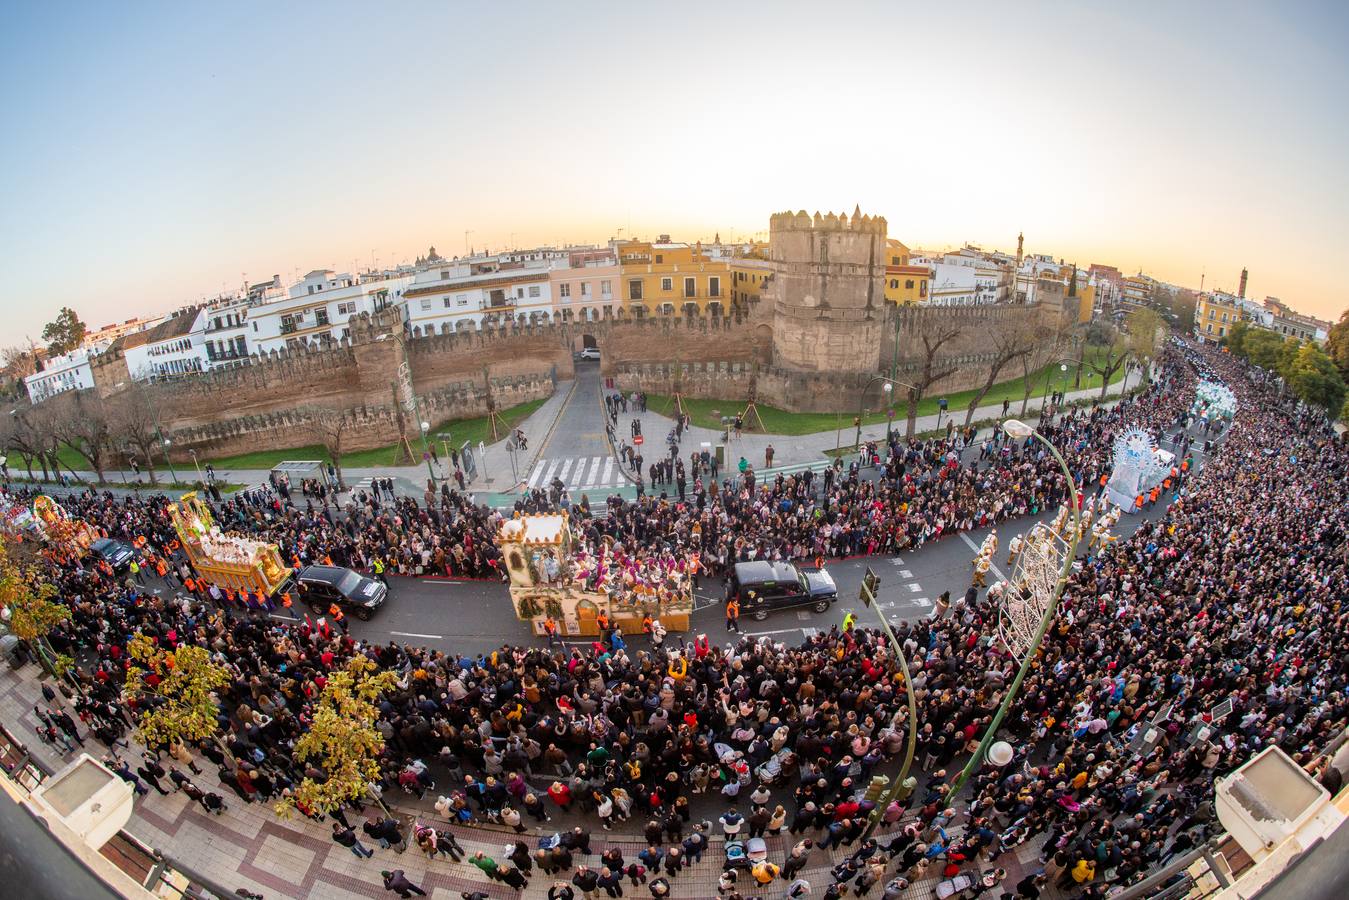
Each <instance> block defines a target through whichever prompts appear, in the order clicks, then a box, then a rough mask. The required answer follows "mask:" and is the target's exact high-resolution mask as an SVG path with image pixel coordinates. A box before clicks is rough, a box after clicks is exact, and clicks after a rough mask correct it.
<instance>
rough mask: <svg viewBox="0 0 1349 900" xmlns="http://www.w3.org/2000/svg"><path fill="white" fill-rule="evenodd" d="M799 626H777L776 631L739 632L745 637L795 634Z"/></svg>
mask: <svg viewBox="0 0 1349 900" xmlns="http://www.w3.org/2000/svg"><path fill="white" fill-rule="evenodd" d="M800 631H801V629H800V628H779V629H777V630H776V631H744V632H741V634H743V635H744V636H745V637H762V636H764V635H765V634H797V633H799V632H800Z"/></svg>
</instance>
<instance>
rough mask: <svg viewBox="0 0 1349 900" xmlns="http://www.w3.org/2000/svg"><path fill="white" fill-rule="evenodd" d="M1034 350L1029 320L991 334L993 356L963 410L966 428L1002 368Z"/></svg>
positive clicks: (1027, 355) (1032, 329)
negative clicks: (982, 378)
mask: <svg viewBox="0 0 1349 900" xmlns="http://www.w3.org/2000/svg"><path fill="white" fill-rule="evenodd" d="M1034 351H1035V333H1034V325H1033V323H1031V322H1030V321H1026V320H1023V322H1022V323H1020V324H1018V325H1015V326H1013V327H1011V328H1009V329H1007V330H1006V331H999V332H997V333H995V334H994V335H993V358H992V359H991V360H989V362H988V375H987V377H986V378H985V379H984V383H983V384H981V385H980V386H979V390H977V391H975V392H974V396H973V397H971V398H970V405H969V408H968V409H967V410H965V427H966V428H968V427H969V426H970V422H972V421H974V411H975V410H976V409H978V408H979V404H980V403H982V402H983V400H984V397H985V396H986V395H987V394H988V392H989V391H991V390H993V385H994V384H996V383H997V381H998V376H999V375H1000V374H1002V370H1003V369H1005V368H1007V367H1008V366H1009V365H1011V364H1012V363H1014V362H1016V361H1017V360H1019V359H1023V358H1029V357H1030V356H1031V354H1032V353H1033V352H1034Z"/></svg>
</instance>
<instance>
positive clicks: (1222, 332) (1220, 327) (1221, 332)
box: [1218, 325, 1227, 337]
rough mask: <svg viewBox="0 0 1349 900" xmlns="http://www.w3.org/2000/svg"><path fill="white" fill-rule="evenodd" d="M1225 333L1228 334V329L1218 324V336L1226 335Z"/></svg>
mask: <svg viewBox="0 0 1349 900" xmlns="http://www.w3.org/2000/svg"><path fill="white" fill-rule="evenodd" d="M1225 334H1227V329H1226V328H1224V327H1223V326H1221V325H1219V326H1218V337H1222V336H1223V335H1225Z"/></svg>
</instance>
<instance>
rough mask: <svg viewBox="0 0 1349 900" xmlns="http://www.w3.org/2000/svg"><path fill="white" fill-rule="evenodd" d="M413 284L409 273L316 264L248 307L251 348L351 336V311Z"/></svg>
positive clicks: (370, 307) (371, 307) (382, 304)
mask: <svg viewBox="0 0 1349 900" xmlns="http://www.w3.org/2000/svg"><path fill="white" fill-rule="evenodd" d="M411 283H412V278H411V276H408V275H403V274H395V273H389V272H367V273H365V274H363V275H360V276H353V275H350V274H348V273H345V272H343V273H340V274H339V273H336V272H333V271H331V270H329V269H315V270H314V271H313V272H310V273H309V274H308V275H306V276H305V277H304V278H303V279H302V280H301V281H299V282H297V283H295V284H293V285H291V287H290V289H289V291H287V292H286V296H284V297H280V298H276V299H264V302H259V303H257V304H256V305H253V306H250V307H249V309H248V317H247V322H248V329H247V332H246V337H247V345H248V352H249V353H250V354H254V353H258V354H263V353H270V352H272V351H274V350H281V349H283V348H292V349H294V348H298V347H299V346H301V345H302V344H309V345H310V346H318V345H321V344H326V343H332V342H335V341H339V340H341V339H342V338H343V337H346V336H347V335H348V332H349V331H350V328H349V326H348V324H347V323H348V322H350V321H351V317H352V316H354V315H357V314H358V313H373V312H377V311H378V310H381V309H384V308H386V307H388V306H391V305H393V304H395V303H398V302H399V300H400V299H401V298H402V296H403V291H404V290H405V289H406V288H407V287H408V286H409V285H410V284H411Z"/></svg>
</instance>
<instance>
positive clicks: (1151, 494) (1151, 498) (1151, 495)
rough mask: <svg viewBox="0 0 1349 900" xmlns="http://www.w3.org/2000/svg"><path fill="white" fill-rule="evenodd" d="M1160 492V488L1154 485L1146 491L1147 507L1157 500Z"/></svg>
mask: <svg viewBox="0 0 1349 900" xmlns="http://www.w3.org/2000/svg"><path fill="white" fill-rule="evenodd" d="M1161 493H1162V489H1161V488H1159V487H1156V486H1154V487H1153V488H1152V490H1150V491H1148V509H1152V507H1153V505H1154V504H1155V503H1156V502H1157V498H1158V497H1159V496H1160V495H1161Z"/></svg>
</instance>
